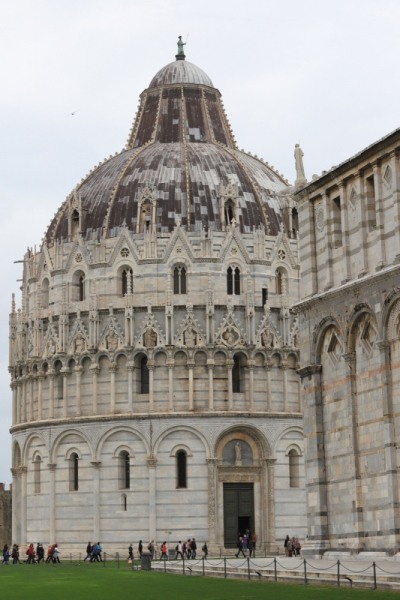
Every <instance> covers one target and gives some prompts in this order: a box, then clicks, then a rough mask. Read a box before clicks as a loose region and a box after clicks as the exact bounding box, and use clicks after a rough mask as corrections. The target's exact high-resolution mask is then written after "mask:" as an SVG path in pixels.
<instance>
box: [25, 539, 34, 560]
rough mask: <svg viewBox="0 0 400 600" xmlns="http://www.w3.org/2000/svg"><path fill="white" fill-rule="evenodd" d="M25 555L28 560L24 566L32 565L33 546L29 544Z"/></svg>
mask: <svg viewBox="0 0 400 600" xmlns="http://www.w3.org/2000/svg"><path fill="white" fill-rule="evenodd" d="M26 554H27V556H28V560H27V561H26V564H27V565H33V563H34V562H35V548H34V547H33V544H29V547H28V549H27V551H26Z"/></svg>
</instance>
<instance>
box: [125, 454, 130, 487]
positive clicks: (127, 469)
mask: <svg viewBox="0 0 400 600" xmlns="http://www.w3.org/2000/svg"><path fill="white" fill-rule="evenodd" d="M124 477H125V481H124V483H125V488H126V489H129V488H130V487H131V474H130V464H129V454H128V453H126V454H125V456H124Z"/></svg>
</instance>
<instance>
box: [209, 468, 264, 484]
mask: <svg viewBox="0 0 400 600" xmlns="http://www.w3.org/2000/svg"><path fill="white" fill-rule="evenodd" d="M260 474H261V469H260V467H249V466H245V467H238V466H235V467H218V481H224V482H226V483H227V482H230V483H235V482H247V483H252V482H253V481H254V482H255V481H260Z"/></svg>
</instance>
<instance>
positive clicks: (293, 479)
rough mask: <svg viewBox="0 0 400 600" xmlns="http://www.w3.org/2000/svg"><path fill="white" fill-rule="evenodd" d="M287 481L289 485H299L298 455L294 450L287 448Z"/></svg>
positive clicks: (296, 486)
mask: <svg viewBox="0 0 400 600" xmlns="http://www.w3.org/2000/svg"><path fill="white" fill-rule="evenodd" d="M288 456H289V481H290V487H293V488H298V487H300V456H299V455H298V454H297V452H296V450H294V449H293V448H292V450H289V454H288Z"/></svg>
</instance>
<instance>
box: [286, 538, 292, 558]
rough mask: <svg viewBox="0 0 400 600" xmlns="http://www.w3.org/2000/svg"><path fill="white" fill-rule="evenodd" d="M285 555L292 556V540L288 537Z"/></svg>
mask: <svg viewBox="0 0 400 600" xmlns="http://www.w3.org/2000/svg"><path fill="white" fill-rule="evenodd" d="M287 555H288V557H289V558H291V557H292V556H293V542H292V540H291V539H290V538H289V539H288V542H287Z"/></svg>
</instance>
